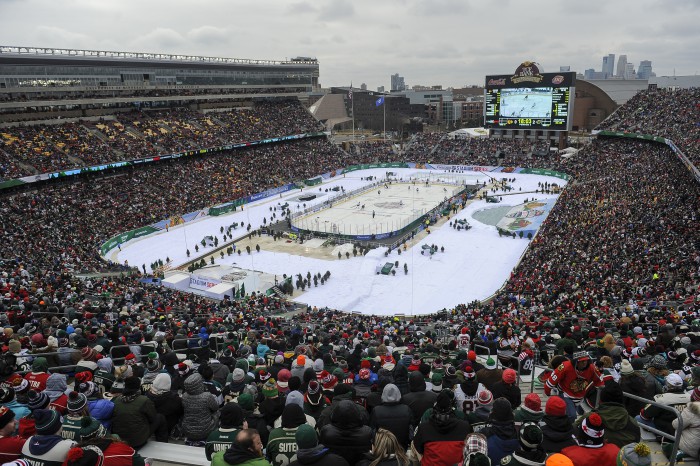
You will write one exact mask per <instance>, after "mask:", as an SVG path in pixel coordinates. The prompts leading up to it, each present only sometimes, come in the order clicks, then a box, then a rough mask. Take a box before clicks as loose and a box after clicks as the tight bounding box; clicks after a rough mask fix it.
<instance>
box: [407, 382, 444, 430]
mask: <svg viewBox="0 0 700 466" xmlns="http://www.w3.org/2000/svg"><path fill="white" fill-rule="evenodd" d="M408 385H409V387H410V389H411V392H410V393H408V394H406V395H404V396H403V398H402V401H403V403H404V404H406V405H407V406H408V407H409V408H411V412H412V413H413V421H412V423H413V425H414V426H416V425H418V423H419V422H420V418H421V417H423V413H425V411H426V410H427V409H428V408H432V407H433V405H434V404H435V400H437V393H435V392H432V391H431V392H428V391H426V390H425V380H423V376H422V375H421V373H420V372H412V373H411V375H410V376H409V377H408Z"/></svg>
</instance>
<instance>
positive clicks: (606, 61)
mask: <svg viewBox="0 0 700 466" xmlns="http://www.w3.org/2000/svg"><path fill="white" fill-rule="evenodd" d="M601 71H602V72H603V76H605V78H606V79H607V78H612V77H613V75H614V73H615V54H614V53H611V54H608V56H607V57H603V69H602V70H601Z"/></svg>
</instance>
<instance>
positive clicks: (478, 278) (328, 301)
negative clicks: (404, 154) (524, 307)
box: [107, 168, 566, 315]
mask: <svg viewBox="0 0 700 466" xmlns="http://www.w3.org/2000/svg"><path fill="white" fill-rule="evenodd" d="M392 171H393V172H396V173H397V176H398V177H402V178H403V179H408V178H410V177H416V176H421V175H424V174H425V173H426V172H428V171H427V170H418V169H408V168H405V169H401V168H398V169H396V168H392ZM385 173H386V170H385V169H372V170H362V171H354V172H350V173H348V174H347V175H346V177H338V178H334V179H332V180H330V181H327V182H325V183H323V185H321V186H320V187H321V188H322V192H323V193H324V194H326V193H325V189H326V188H328V189H330V188H332V187H334V186H342V187H343V188H344V189H345V190H346V191H352V190H355V189H357V188H360V187H362V186H367V185H370V184H371V183H372V182H371V181H367V180H366V179H361V178H366V177H367V176H368V175H374V176H377V177H380V178H381V177H383V176H384V175H385ZM432 173H433V174H435V173H436V171H433V172H432ZM489 175H490V176H492V177H493V178H495V179H502V178H509V179H510V178H515V182H512V183H509V184H510V185H511V186H512V187H513V188H514V190H515V191H514V192H518V193H519V194H513V195H507V196H503V201H502V202H501V203H500V204H489V203H486V202H485V201H481V200H478V201H473V202H472V203H471V204H470V205H469V206H468V207H467V208H465V209H463V210H461V211H459V212H458V214H457V215H456V216H455V217H453V218H452V220H455V219H467V220H468V221H469V223H470V224H471V225H472V227H473V228H472V229H471V230H469V231H464V230H462V231H457V230H455V229H453V228H452V227H450V226H449V224H448V223H445V224H444V225H442V226H441V227H439V228H432V229H431V234H430V235H428V236H426V237H425V238H424V239H423V240H422V241H419V242H418V243H416V244H415V245H414V246H413V247H410V248H409V249H408V250H407V251H406V252H404V253H402V254H401V255H400V256H399V255H398V254H397V252H396V251H394V252H392V253H391V254H390V255H389V257H384V252H385V251H386V249H385V248H379V249H375V250H372V251H370V252H369V253H368V254H367V255H366V256H363V257H360V256H358V257H356V258H355V257H352V254H351V255H350V259H346V258H345V257H343V259H341V260H338V259H337V256H336V257H335V258H332V256H331V255H330V254H329V260H324V259H317V258H311V257H304V256H300V255H291V254H286V253H281V252H272V251H265V250H262V251H261V252H259V253H256V252H253V254H251V255H248V254H246V253H245V252H244V253H243V254H242V255H237V254H236V255H233V256H230V257H228V256H227V257H225V259H224V260H220V259H219V258H218V257H217V261H216V262H217V264H235V265H236V266H237V267H241V268H244V269H253V270H259V271H263V272H266V273H270V274H277V275H280V276H281V275H282V274H287V275H296V274H297V273H301V274H303V275H306V273H307V272H309V271H310V272H311V273H312V274H315V273H318V272H320V273H322V274H323V273H325V272H326V271H330V272H331V278H330V280H329V281H328V282H327V283H326V284H325V285H319V286H318V287H312V288H311V289H307V291H306V292H305V293H303V294H302V295H300V296H299V297H297V298H295V299H296V300H297V301H299V302H303V303H308V304H311V305H315V306H318V307H321V306H328V307H331V308H336V309H342V310H345V311H352V312H361V313H372V314H385V315H391V314H407V315H409V314H427V313H431V312H435V311H438V310H441V309H443V308H447V309H450V308H452V307H454V306H455V305H457V304H460V303H467V302H470V301H473V300H475V299H484V298H486V297H488V296H490V295H492V294H493V293H494V292H495V291H497V290H498V289H499V288H500V287H501V286H502V285H503V283H504V282H505V280H506V279H507V278H508V276H509V274H510V272H511V271H512V269H513V267H514V266H515V265H516V264H517V261H518V259H519V258H520V256H521V255H522V254H523V252H524V251H525V249H526V248H527V246H528V244H529V241H528V240H526V239H512V238H506V237H500V236H499V235H498V233H497V231H496V228H495V226H491V225H485V224H483V223H481V222H479V221H477V220H476V219H474V218H472V214H473V213H474V212H477V211H479V210H483V209H490V208H494V207H501V206H504V205H507V206H515V205H518V204H521V203H522V202H523V201H524V200H525V199H526V198H527V199H530V200H532V199H533V197H534V198H537V199H545V198H556V197H557V196H556V195H544V194H534V190H535V189H537V187H538V182H542V183H544V182H550V183H557V184H558V185H559V186H562V185H564V184H565V183H566V182H565V181H563V180H561V179H559V178H553V177H547V176H541V175H531V174H511V173H489ZM465 176H469V177H470V178H471V179H473V180H474V181H479V182H483V181H487V182H490V179H489V177H488V176H486V175H485V174H483V173H480V172H467V173H465ZM318 188H319V187H318V186H317V187H313V188H305V189H304V193H306V192H307V191H312V190H316V191H318ZM392 189H394V188H392ZM520 189H521V190H522V191H520ZM520 192H522V194H521V193H520ZM329 193H330V191H329ZM299 194H300V192H299V191H298V190H296V191H290V192H288V193H285V194H282V196H281V197H280V196H279V195H277V196H276V197H271V198H267V199H263V200H260V201H257V202H255V203H252V204H247V205H246V206H245V210H243V211H241V210H238V211H237V212H233V213H231V214H228V215H224V216H219V217H204V218H202V219H201V220H197V221H194V222H191V223H187V224H183V225H180V226H177V227H174V228H171V229H170V231H167V232H166V231H161V232H158V233H155V234H152V235H150V236H146V237H142V238H138V239H134V240H131V241H130V242H128V243H125V244H122V245H121V248H122V250H121V251H119V250H118V249H114V250H112V251H110V252H109V253H108V255H107V257H108V258H109V259H112V260H114V261H119V262H122V263H123V262H124V261H126V260H128V262H129V264H131V265H137V266H141V264H146V267H148V264H150V263H152V262H154V261H156V260H158V259H162V260H165V258H166V257H169V258H170V259H171V260H172V261H173V265H174V266H177V265H179V264H182V263H185V262H187V260H188V259H187V255H186V251H187V249H189V250H190V251H191V252H192V254H193V256H192V257H193V258H194V257H195V256H196V254H195V249H194V247H195V244H198V243H199V242H200V241H201V240H202V238H203V237H204V236H207V235H217V236H219V239H221V234H220V227H221V226H226V225H230V224H231V223H233V222H241V221H242V222H245V225H246V226H247V225H248V224H251V225H252V226H253V228H258V227H259V226H261V225H262V224H263V218H266V219H267V221H268V222H269V221H270V216H271V212H270V207H273V206H275V207H276V206H278V205H281V204H284V203H285V202H288V201H289V205H290V208H291V209H292V211H295V209H297V202H296V201H292V199H294V198H296V197H298V196H299ZM328 196H330V194H328V195H324V196H320V197H319V198H317V199H315V200H313V201H308V202H306V204H307V207H309V206H312V205H315V204H317V203H322V202H324V201H326V200H327V199H328V198H329V197H328ZM299 208H302V206H299ZM279 210H280V209H278V210H277V212H279ZM277 215H278V217H279V213H278V214H277ZM245 232H246V231H245V229H241V228H238V229H237V230H233V234H234V238H235V237H236V236H243V235H244V234H245ZM423 244H435V245H437V246H438V247H444V248H445V252H437V253H436V254H434V255H432V257H431V256H429V255H421V250H422V249H421V247H420V246H421V245H423ZM211 250H212V249H211V248H206V249H202V248H201V247H200V252H199V254H202V253H204V252H210V251H211ZM207 255H208V254H207ZM397 260H398V261H399V268H398V270H397V273H396V275H395V276H392V275H377V274H376V269H377V266H381V265H384V264H385V263H386V262H394V261H397ZM404 263H405V264H407V266H408V274H404V270H403V266H404Z"/></svg>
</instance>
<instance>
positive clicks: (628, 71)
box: [624, 63, 637, 79]
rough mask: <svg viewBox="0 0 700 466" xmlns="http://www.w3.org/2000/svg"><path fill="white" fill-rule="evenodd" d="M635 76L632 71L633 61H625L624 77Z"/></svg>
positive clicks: (630, 77)
mask: <svg viewBox="0 0 700 466" xmlns="http://www.w3.org/2000/svg"><path fill="white" fill-rule="evenodd" d="M636 77H637V74H636V73H635V72H634V64H633V63H627V66H625V75H624V78H625V79H634V78H636Z"/></svg>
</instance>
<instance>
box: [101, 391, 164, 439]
mask: <svg viewBox="0 0 700 466" xmlns="http://www.w3.org/2000/svg"><path fill="white" fill-rule="evenodd" d="M113 403H114V413H113V416H112V433H114V434H117V435H119V437H120V438H121V439H122V440H123V441H125V442H126V443H128V444H129V445H130V446H132V447H134V448H137V447H140V446H142V445H144V444H145V443H146V442H148V438H149V437H150V436H151V426H152V425H154V424H155V422H156V418H157V413H156V408H155V406H154V405H153V402H152V401H151V400H149V399H148V398H146V397H145V396H143V395H135V396H124V395H122V396H118V397H116V398H114V400H113Z"/></svg>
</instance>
